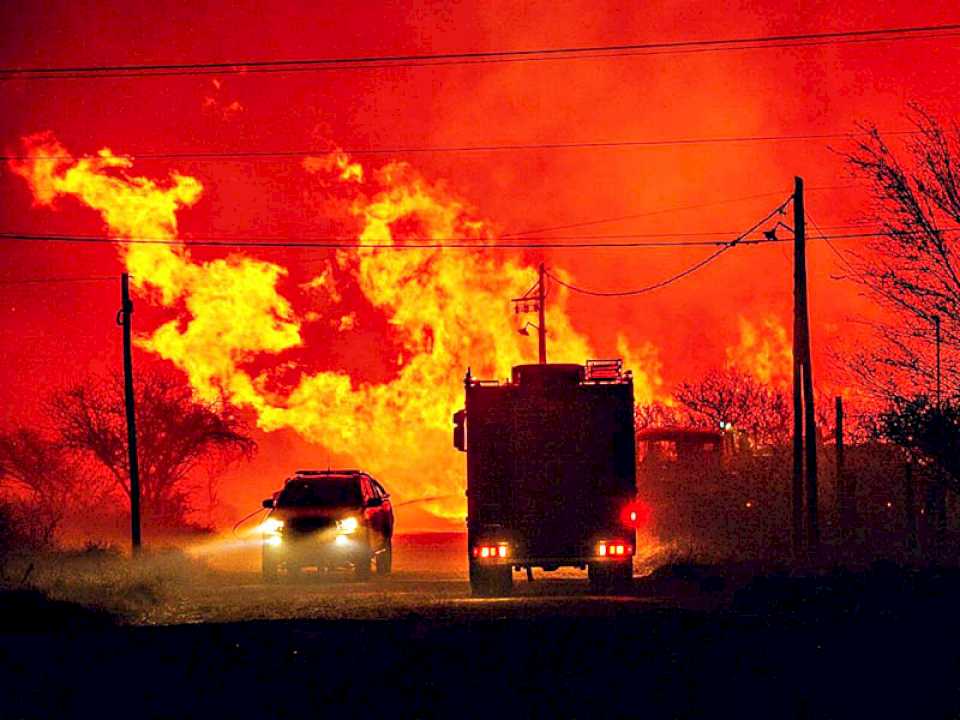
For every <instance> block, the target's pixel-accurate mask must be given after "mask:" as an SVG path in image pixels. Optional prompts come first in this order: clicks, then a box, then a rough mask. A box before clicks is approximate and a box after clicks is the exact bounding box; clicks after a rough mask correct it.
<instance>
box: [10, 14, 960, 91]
mask: <svg viewBox="0 0 960 720" xmlns="http://www.w3.org/2000/svg"><path fill="white" fill-rule="evenodd" d="M957 31H960V24H958V23H944V24H938V25H921V26H904V27H893V28H871V29H865V30H845V31H836V32H820V33H798V34H790V35H764V36H754V37H741V38H712V39H703V40H677V41H665V42H647V43H628V44H616V45H592V46H568V47H553V48H537V49H522V50H488V51H470V52H449V53H429V54H426V53H425V54H405V55H368V56H354V57H328V58H301V59H289V60H240V61H229V62H194V63H155V64H124V65H76V66H65V67H6V68H0V79H12V78H23V79H50V78H58V77H67V78H99V77H143V76H153V75H163V76H169V75H197V74H199V75H204V74H228V73H229V74H237V73H254V72H290V71H294V72H297V71H303V70H330V69H335V68H364V67H365V68H370V67H400V66H417V67H422V66H435V65H441V64H463V63H478V62H483V63H490V62H496V63H504V62H518V61H519V62H527V61H542V60H550V59H563V60H570V59H579V58H590V57H594V58H595V57H601V58H603V57H611V56H618V55H624V54H657V55H659V54H673V53H683V52H691V51H692V52H716V51H719V50H729V49H733V50H738V49H761V48H777V47H784V46H788V47H789V46H801V47H803V46H809V45H814V44H817V45H819V44H839V43H844V42H856V41H884V42H886V41H893V40H903V39H909V38H920V39H931V38H932V39H939V38H941V37H952V36H953V33H956V32H957Z"/></svg>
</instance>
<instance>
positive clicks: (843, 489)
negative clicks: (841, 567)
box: [834, 395, 850, 549]
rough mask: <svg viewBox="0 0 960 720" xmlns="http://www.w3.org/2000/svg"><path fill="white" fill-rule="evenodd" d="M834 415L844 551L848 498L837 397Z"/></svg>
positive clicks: (847, 536) (840, 408) (840, 407)
mask: <svg viewBox="0 0 960 720" xmlns="http://www.w3.org/2000/svg"><path fill="white" fill-rule="evenodd" d="M836 413H837V414H836V423H835V425H834V434H835V439H836V452H837V476H836V481H835V488H836V490H835V491H836V494H837V522H838V524H839V525H840V546H841V548H844V549H846V546H847V545H848V543H849V540H850V498H849V497H848V491H847V481H846V476H845V474H844V467H843V465H844V457H843V398H842V397H840V396H839V395H837V397H836Z"/></svg>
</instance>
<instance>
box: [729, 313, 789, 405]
mask: <svg viewBox="0 0 960 720" xmlns="http://www.w3.org/2000/svg"><path fill="white" fill-rule="evenodd" d="M737 321H738V324H739V328H740V341H739V342H738V343H737V344H736V345H731V346H729V347H727V350H726V356H727V367H736V368H739V369H740V370H743V371H745V372H748V373H751V374H752V375H754V376H755V377H756V378H757V379H758V380H759V381H760V382H762V383H764V384H766V385H772V386H773V387H775V388H779V389H783V388H785V387H787V385H788V384H789V383H790V382H791V379H792V376H793V350H792V348H791V342H790V336H789V335H788V334H787V329H786V328H785V327H784V326H783V325H782V324H781V323H780V321H779V320H778V319H777V318H776V317H774V316H773V315H769V316H767V317H765V318H762V319H761V320H760V321H759V322H757V323H753V322H750V321H749V320H748V319H747V318H745V317H743V316H742V315H741V316H740V317H738V318H737Z"/></svg>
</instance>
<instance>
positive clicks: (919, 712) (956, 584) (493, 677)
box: [0, 548, 960, 718]
mask: <svg viewBox="0 0 960 720" xmlns="http://www.w3.org/2000/svg"><path fill="white" fill-rule="evenodd" d="M425 552H426V557H427V558H429V554H430V553H431V552H436V553H443V552H445V551H443V550H442V549H439V548H435V549H433V550H427V551H425ZM400 566H401V569H400V572H398V573H397V576H396V577H395V578H393V579H391V580H390V581H386V582H372V583H354V582H352V581H350V580H348V579H345V578H331V579H324V580H321V579H319V578H305V579H303V581H301V582H297V583H289V584H282V585H280V586H276V587H267V586H263V585H261V584H260V583H259V582H257V579H256V576H255V575H253V574H251V573H234V574H231V575H218V576H215V577H203V578H191V579H190V580H189V582H184V583H183V584H182V585H180V586H176V587H172V588H168V589H167V590H165V591H164V593H163V597H160V598H158V599H157V600H156V601H155V602H151V603H148V604H147V605H146V606H145V609H144V610H142V611H140V612H139V613H134V614H126V615H121V616H118V615H116V614H115V613H108V612H103V611H95V610H90V609H85V608H81V607H78V606H77V605H76V604H72V603H58V602H54V601H45V600H43V599H42V596H41V595H39V594H38V593H32V592H28V591H18V592H8V593H7V594H6V595H4V596H0V597H2V599H0V717H3V718H16V717H57V718H71V717H96V718H102V717H120V716H123V717H132V718H141V717H202V718H221V717H223V718H233V717H257V718H268V717H331V716H338V717H361V716H368V715H370V714H371V713H377V716H378V717H385V718H389V717H454V718H461V717H485V718H501V717H504V718H505V717H524V716H530V717H561V718H566V717H601V716H613V717H644V716H646V717H661V716H665V717H743V716H746V717H767V718H781V717H866V716H868V715H869V716H881V717H958V716H960V574H958V573H957V572H956V571H933V570H924V571H917V570H904V569H902V568H896V567H893V566H875V567H873V568H871V569H869V570H864V571H860V572H858V573H841V572H820V573H814V574H808V575H806V576H802V577H799V576H791V575H789V574H786V573H773V574H770V573H768V574H766V575H764V576H760V577H753V578H751V577H749V574H745V573H744V571H743V569H742V568H738V569H734V568H726V569H724V570H718V569H715V568H696V567H687V566H678V567H674V568H670V569H665V570H662V571H660V572H658V573H656V574H655V575H654V576H653V577H651V578H637V580H636V581H635V587H634V588H633V591H632V592H631V593H628V594H626V595H622V596H616V597H600V596H594V595H590V594H589V592H588V589H587V587H586V584H585V583H584V582H582V581H580V580H579V578H576V577H575V576H566V577H561V578H559V579H551V580H546V581H540V580H538V581H537V582H535V583H534V584H533V585H527V584H525V583H523V581H522V580H521V579H520V575H519V574H517V575H516V579H517V581H518V587H517V594H516V596H515V597H514V598H511V599H499V600H477V599H473V598H470V597H469V592H468V587H467V584H466V581H465V577H464V576H463V574H462V572H461V571H460V570H459V569H457V568H456V567H448V568H446V569H444V570H443V571H432V570H430V569H429V567H427V568H421V567H419V566H418V565H417V563H416V562H408V563H407V565H406V568H405V569H404V568H403V565H402V564H400ZM438 566H441V567H442V566H443V563H442V562H439V563H438Z"/></svg>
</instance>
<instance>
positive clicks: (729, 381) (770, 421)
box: [674, 368, 792, 445]
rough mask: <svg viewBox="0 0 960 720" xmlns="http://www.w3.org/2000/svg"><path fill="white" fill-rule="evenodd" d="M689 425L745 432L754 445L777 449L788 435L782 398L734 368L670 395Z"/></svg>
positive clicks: (715, 372) (785, 403)
mask: <svg viewBox="0 0 960 720" xmlns="http://www.w3.org/2000/svg"><path fill="white" fill-rule="evenodd" d="M674 397H676V399H677V401H678V402H679V403H680V404H681V405H683V406H684V407H685V408H686V409H687V410H688V412H689V414H690V419H691V421H692V422H694V423H696V424H700V425H706V426H707V427H710V428H721V427H723V428H726V427H727V426H728V425H729V426H730V427H731V428H733V429H736V430H740V431H743V432H745V433H746V434H747V435H748V437H749V438H750V439H751V441H752V442H753V443H754V444H755V445H777V444H781V443H783V442H786V440H787V438H788V437H789V435H790V427H791V425H790V423H791V417H792V416H791V414H790V404H789V402H788V401H787V398H786V396H785V395H784V394H783V393H782V392H779V391H777V390H774V389H772V388H770V387H768V386H766V385H764V384H763V383H761V382H760V381H759V380H758V379H757V378H755V377H754V376H753V375H750V374H748V373H746V372H743V371H742V370H739V369H737V368H725V369H722V370H713V371H711V372H709V373H707V374H706V375H705V376H704V377H703V378H702V379H700V380H699V381H697V382H694V383H688V382H685V383H681V384H680V385H679V387H678V388H677V390H676V392H675V393H674Z"/></svg>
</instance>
